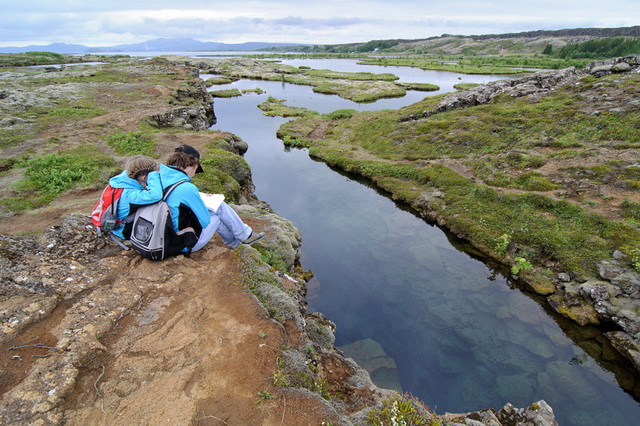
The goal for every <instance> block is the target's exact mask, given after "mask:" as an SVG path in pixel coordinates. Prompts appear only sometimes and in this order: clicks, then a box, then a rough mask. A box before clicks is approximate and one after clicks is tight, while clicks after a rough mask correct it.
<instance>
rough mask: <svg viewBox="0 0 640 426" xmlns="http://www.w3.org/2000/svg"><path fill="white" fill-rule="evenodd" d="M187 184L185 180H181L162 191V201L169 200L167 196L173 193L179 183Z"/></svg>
mask: <svg viewBox="0 0 640 426" xmlns="http://www.w3.org/2000/svg"><path fill="white" fill-rule="evenodd" d="M185 182H187V180H186V179H185V180H181V181H179V182H176V183H174V184H173V185H171V186H170V187H168V188H166V189H165V190H164V196H163V197H162V201H167V198H169V194H171V192H173V190H174V189H175V187H176V186H178V185H180V184H181V183H185Z"/></svg>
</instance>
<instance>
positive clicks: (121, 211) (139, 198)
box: [109, 170, 162, 238]
mask: <svg viewBox="0 0 640 426" xmlns="http://www.w3.org/2000/svg"><path fill="white" fill-rule="evenodd" d="M109 185H111V186H112V187H114V188H122V189H123V191H122V195H121V196H120V201H119V202H118V219H119V220H122V219H124V218H125V217H127V216H129V214H130V213H131V207H132V206H135V205H138V206H143V205H146V204H153V203H155V202H158V201H160V200H161V199H162V184H161V182H160V173H158V172H151V173H149V174H148V175H147V189H144V187H143V186H142V185H140V184H139V183H138V181H137V180H135V179H131V178H130V177H129V176H127V171H126V170H124V171H123V172H122V173H120V174H119V175H117V176H114V177H112V178H111V179H109ZM123 230H124V226H120V227H119V228H118V229H115V230H113V231H112V232H113V233H114V234H115V235H116V236H117V237H120V238H124V236H123V235H122V231H123Z"/></svg>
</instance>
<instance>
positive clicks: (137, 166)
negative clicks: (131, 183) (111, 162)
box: [125, 155, 160, 180]
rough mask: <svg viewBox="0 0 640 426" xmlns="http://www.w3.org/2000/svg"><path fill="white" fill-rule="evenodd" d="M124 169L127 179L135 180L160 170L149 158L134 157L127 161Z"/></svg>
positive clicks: (156, 163)
mask: <svg viewBox="0 0 640 426" xmlns="http://www.w3.org/2000/svg"><path fill="white" fill-rule="evenodd" d="M125 169H127V176H128V177H130V178H131V179H136V180H137V179H138V178H140V177H141V176H146V175H148V174H149V173H151V172H153V171H158V170H160V166H159V164H158V162H157V161H156V160H154V159H153V158H151V157H147V156H144V155H136V156H133V157H131V158H129V159H128V160H127V163H126V164H125Z"/></svg>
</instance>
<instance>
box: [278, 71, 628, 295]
mask: <svg viewBox="0 0 640 426" xmlns="http://www.w3.org/2000/svg"><path fill="white" fill-rule="evenodd" d="M639 90H640V77H638V76H637V75H628V76H625V77H621V76H610V77H603V78H601V79H595V78H592V77H587V78H584V79H582V81H580V82H579V83H578V84H576V85H567V86H564V87H562V88H559V89H557V90H555V91H552V92H549V94H548V95H546V96H536V97H523V98H512V97H509V96H501V97H498V98H497V99H496V100H495V101H494V102H492V103H490V104H488V105H482V106H476V107H471V108H465V109H457V110H452V111H449V112H445V113H439V114H435V115H433V116H431V117H429V118H427V119H423V120H408V121H405V118H406V117H409V116H411V115H412V114H417V113H419V112H421V111H425V110H430V109H432V108H434V107H435V105H437V103H438V102H439V101H440V97H436V98H429V99H425V100H424V101H422V102H419V103H417V104H414V105H411V106H408V107H406V108H403V109H401V110H398V111H384V112H360V113H359V112H355V111H350V112H349V114H342V115H339V114H338V115H337V114H333V115H332V116H329V115H324V116H308V117H304V118H299V119H297V120H295V121H292V122H288V123H285V124H283V125H282V127H281V128H280V130H279V136H280V137H281V138H282V139H283V140H284V141H285V143H287V144H289V145H292V146H305V147H309V148H310V155H312V156H314V157H317V158H320V159H322V160H324V161H326V162H327V163H329V164H331V165H334V166H337V167H340V168H342V169H344V170H346V171H349V172H353V173H356V174H359V175H362V176H365V177H368V178H370V179H371V180H372V181H374V182H375V183H376V184H377V185H378V186H380V187H381V188H383V189H385V190H386V191H388V192H389V193H391V195H392V197H393V198H394V199H396V200H400V201H403V202H406V203H408V204H410V205H411V206H413V207H415V208H416V209H417V210H418V211H421V212H424V213H425V214H427V213H428V214H429V215H430V216H431V217H432V218H439V220H440V221H441V223H443V224H445V225H446V227H448V228H450V229H451V230H452V231H454V232H455V233H456V234H458V235H460V236H462V237H464V238H466V239H468V240H469V241H471V242H472V243H473V244H474V245H475V246H476V247H478V248H480V249H481V250H482V251H483V252H484V253H485V254H487V255H489V256H491V257H493V258H495V259H497V260H499V261H501V262H503V263H505V264H507V265H510V266H514V267H515V270H514V272H516V273H517V274H520V275H529V276H530V277H535V281H537V282H538V284H539V290H540V292H543V293H544V292H547V291H552V290H553V289H552V286H551V284H550V281H551V278H553V277H554V276H555V274H556V273H558V272H561V271H568V272H571V273H572V274H574V275H576V276H578V277H589V276H595V275H596V264H597V262H599V261H601V260H603V259H609V258H610V257H611V255H612V253H613V252H614V251H615V250H619V251H622V252H623V253H626V254H627V255H629V256H633V253H636V252H637V250H638V248H640V222H639V221H638V219H637V214H636V213H634V211H635V210H636V209H637V207H638V201H639V200H640V198H639V197H640V185H639V184H640V165H638V163H637V158H638V157H637V154H638V152H640V109H639V108H638V106H633V107H628V101H629V99H630V98H632V96H633V94H635V93H637V92H638V91H639ZM604 93H607V95H606V96H603V94H604ZM624 105H627V107H625V106H624ZM617 106H620V108H618V107H617ZM336 118H337V119H336ZM320 128H326V130H325V131H324V133H323V136H322V137H321V138H316V139H311V138H310V137H309V136H308V135H311V134H314V135H315V134H317V133H318V132H317V131H316V129H320ZM579 185H584V186H585V187H586V188H587V189H586V190H584V191H582V192H581V191H580V190H579V188H578V189H576V186H579Z"/></svg>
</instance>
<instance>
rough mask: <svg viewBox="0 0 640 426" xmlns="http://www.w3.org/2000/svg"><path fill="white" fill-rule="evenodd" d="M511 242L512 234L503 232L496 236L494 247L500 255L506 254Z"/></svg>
mask: <svg viewBox="0 0 640 426" xmlns="http://www.w3.org/2000/svg"><path fill="white" fill-rule="evenodd" d="M510 243H511V236H510V235H509V234H502V235H500V236H499V237H498V238H496V241H495V245H494V247H493V249H494V250H495V252H496V253H498V254H499V255H500V256H504V254H505V253H506V252H507V248H508V247H509V244H510Z"/></svg>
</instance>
